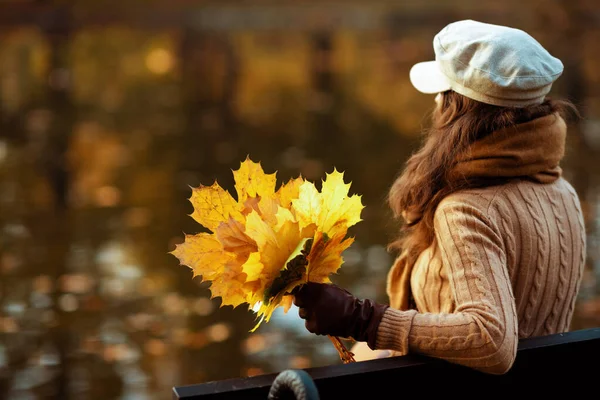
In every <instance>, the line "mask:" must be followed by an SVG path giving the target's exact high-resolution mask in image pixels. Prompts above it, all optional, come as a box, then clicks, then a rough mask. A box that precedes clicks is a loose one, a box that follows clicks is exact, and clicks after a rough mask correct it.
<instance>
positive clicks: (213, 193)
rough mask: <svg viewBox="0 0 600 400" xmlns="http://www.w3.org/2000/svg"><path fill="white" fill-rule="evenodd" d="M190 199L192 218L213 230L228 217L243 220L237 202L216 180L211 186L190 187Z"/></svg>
mask: <svg viewBox="0 0 600 400" xmlns="http://www.w3.org/2000/svg"><path fill="white" fill-rule="evenodd" d="M190 201H191V203H192V204H193V205H194V212H193V213H192V218H194V219H195V220H196V222H198V223H199V224H201V225H203V226H205V227H206V228H208V229H210V230H211V231H213V232H214V231H215V230H216V229H217V227H218V226H219V224H220V223H221V222H224V221H227V220H228V219H229V218H230V217H231V218H233V219H235V220H236V221H239V222H244V216H243V215H242V213H241V211H240V206H239V204H238V202H237V201H235V199H234V198H233V197H231V194H229V192H227V191H226V190H224V189H223V188H222V187H221V186H219V184H218V183H217V182H215V183H214V184H213V185H212V186H202V185H201V186H200V187H197V188H192V196H191V197H190Z"/></svg>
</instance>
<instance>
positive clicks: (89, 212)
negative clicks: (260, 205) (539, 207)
mask: <svg viewBox="0 0 600 400" xmlns="http://www.w3.org/2000/svg"><path fill="white" fill-rule="evenodd" d="M454 3H455V2H453V4H454ZM156 4H160V2H156ZM365 4H366V3H365ZM465 4H466V5H465V7H469V6H468V4H470V2H465ZM7 7H8V6H7ZM86 7H88V6H81V7H78V8H77V9H75V8H74V9H73V10H69V9H62V10H59V11H57V13H56V14H51V13H50V14H48V13H47V10H46V11H39V10H38V11H35V12H42V13H44V12H46V13H47V14H43V15H45V16H46V18H48V21H54V22H52V23H48V24H46V25H43V26H41V27H40V26H36V25H35V24H32V23H30V22H31V21H28V20H27V17H26V15H34V14H35V12H34V9H32V11H31V12H32V13H34V14H17V13H13V14H11V13H10V12H7V13H4V14H2V15H7V17H2V16H0V22H3V23H5V24H4V25H2V24H0V29H1V30H0V43H2V47H0V99H1V102H0V121H1V125H0V127H1V128H0V232H1V234H0V278H1V279H0V338H1V341H0V393H2V394H6V395H7V398H11V399H30V398H31V399H32V398H57V397H60V398H67V397H73V398H75V397H77V398H88V399H113V398H114V399H116V398H124V399H132V398H136V399H146V398H164V397H165V396H169V391H170V389H171V387H172V386H175V385H177V386H178V385H185V384H192V383H200V382H205V381H209V380H217V379H226V378H232V377H240V376H251V375H256V374H262V373H271V372H277V371H281V370H283V369H286V368H306V367H311V366H321V365H329V364H334V363H339V362H340V361H339V358H338V355H337V352H336V351H335V349H334V347H333V346H332V345H331V343H330V342H329V340H328V339H327V338H325V337H317V336H312V335H310V334H309V333H308V332H307V331H306V330H305V329H304V326H303V323H302V321H301V320H300V319H299V318H298V317H297V310H296V309H295V308H292V309H291V310H290V312H289V313H288V314H284V313H283V312H282V311H281V309H280V310H278V311H277V312H276V313H275V314H274V316H273V318H272V320H271V322H269V323H268V324H263V325H262V326H261V327H260V328H259V330H258V331H257V332H256V333H253V334H249V333H248V330H249V329H251V328H252V326H253V322H254V320H253V315H252V313H251V312H249V311H248V310H246V309H244V308H243V307H238V308H236V309H232V308H231V307H224V308H219V304H220V303H219V300H218V299H213V300H211V299H210V298H209V297H210V291H209V290H208V286H207V285H206V284H202V283H200V282H199V279H196V280H193V279H192V278H191V271H190V270H189V269H187V268H185V267H181V266H179V265H178V262H177V260H176V259H175V257H173V256H171V255H169V254H168V252H169V251H171V250H172V249H173V248H174V246H175V244H177V243H180V242H182V241H183V232H186V233H196V232H198V231H199V230H200V229H201V227H200V226H199V225H198V224H197V223H195V222H194V221H193V220H192V219H191V218H190V217H189V216H188V214H190V213H191V205H190V203H189V202H188V200H187V199H188V197H189V196H190V194H191V191H190V187H189V186H197V185H199V184H207V185H208V184H212V183H213V182H214V180H218V182H219V183H220V184H221V186H223V187H224V188H227V189H229V190H232V189H233V182H232V177H231V170H232V169H236V168H237V167H238V166H239V163H240V161H242V160H243V159H244V158H245V157H246V156H247V155H250V156H251V157H252V159H253V160H257V161H261V163H262V165H263V167H264V168H265V170H266V171H268V172H271V171H277V177H278V181H279V182H283V181H286V180H287V179H289V178H291V177H296V176H298V175H299V174H302V175H303V176H304V177H305V178H307V179H309V180H313V181H315V182H318V181H320V180H321V179H323V178H324V176H325V173H327V172H331V171H332V170H333V168H334V167H336V168H337V169H338V170H340V171H344V172H345V176H346V177H347V178H348V179H349V180H351V181H352V192H353V193H358V194H362V195H363V198H362V199H363V204H365V205H366V208H365V210H364V211H363V221H362V222H360V223H359V224H358V225H356V226H355V227H352V228H351V232H350V233H351V234H352V235H354V236H355V238H356V241H355V243H354V244H353V245H352V246H351V248H349V249H348V250H347V251H346V253H345V255H344V258H345V264H344V266H343V267H342V269H341V270H340V274H339V275H337V276H335V277H334V281H335V282H336V283H338V284H340V285H342V286H344V287H347V288H348V289H349V290H351V291H352V292H353V293H354V294H356V295H357V296H359V297H370V298H374V299H377V300H380V301H385V300H386V295H385V290H384V289H385V274H386V272H387V269H388V268H389V266H390V264H391V260H392V257H393V255H392V254H389V253H388V252H387V251H386V249H385V245H386V243H387V242H388V241H389V240H390V239H391V237H392V236H393V234H394V232H395V228H396V227H395V225H394V224H393V223H392V222H391V220H390V214H389V212H388V210H387V208H386V205H385V201H384V200H385V194H386V190H387V188H388V185H389V184H390V183H391V182H392V181H393V179H394V177H395V176H396V174H397V172H398V171H399V169H400V168H401V167H402V164H403V162H404V161H405V160H406V158H407V156H408V155H409V154H410V152H411V151H412V150H413V149H414V148H415V146H416V145H417V144H418V140H419V137H418V134H417V133H418V132H419V131H420V129H421V127H422V125H425V124H426V123H427V113H428V111H429V110H430V107H431V105H432V102H433V99H432V98H429V96H424V95H421V94H418V93H416V92H415V91H414V90H413V89H412V88H411V86H410V83H409V82H408V79H407V77H408V70H409V68H410V66H412V64H413V63H414V62H417V61H422V60H424V59H427V58H429V57H431V56H432V51H431V38H432V36H433V34H435V33H436V32H437V30H438V29H439V28H440V27H441V26H443V25H444V24H445V23H447V22H449V21H450V20H452V19H454V18H455V16H449V15H445V14H444V15H442V16H440V15H439V14H433V13H432V14H428V12H429V11H430V10H427V9H424V10H415V9H411V10H394V9H391V8H389V7H388V8H385V7H379V8H376V7H373V8H368V7H367V8H366V10H370V12H371V13H368V12H367V13H364V14H360V13H356V12H354V11H356V9H353V10H354V11H353V13H352V14H351V15H353V16H354V17H352V18H354V19H352V18H350V17H348V18H346V17H343V13H342V14H339V15H342V16H341V17H339V21H338V20H336V19H335V18H333V19H330V20H329V21H330V23H331V24H332V25H331V27H332V28H331V29H324V28H320V29H317V28H318V26H317V25H314V24H312V23H311V21H313V19H311V18H312V17H310V15H312V16H314V15H320V14H310V15H309V16H308V17H306V16H305V17H303V15H304V14H302V12H299V13H297V18H296V17H295V18H296V19H294V20H293V21H294V27H295V28H294V29H292V28H290V29H288V30H285V29H284V30H277V31H272V30H269V29H260V24H261V23H264V24H267V25H268V22H269V19H268V18H267V16H268V15H276V14H273V13H272V12H270V11H269V9H268V8H265V9H262V10H263V11H264V12H263V11H260V10H261V9H257V11H255V12H254V13H253V14H252V15H253V17H252V18H257V19H256V20H249V19H248V20H246V19H244V18H250V17H248V16H247V15H246V14H243V13H238V14H235V13H236V9H235V8H232V9H229V11H228V12H230V13H233V14H231V15H233V16H236V15H237V17H239V18H237V17H236V18H233V17H232V18H230V19H229V20H226V19H222V20H219V21H220V22H219V24H220V25H219V27H220V29H219V30H216V31H215V30H202V29H196V28H197V27H196V28H194V25H193V24H187V25H186V24H183V23H177V21H181V18H183V17H182V15H185V14H186V13H182V14H174V15H175V16H174V17H173V15H171V17H173V18H172V20H170V19H169V18H163V19H160V18H158V17H156V18H155V19H151V20H152V21H154V22H148V21H146V24H141V25H140V26H137V25H136V24H128V23H127V20H123V19H122V18H121V19H119V20H115V21H113V20H112V19H115V18H116V17H115V16H114V15H112V16H109V17H106V18H104V19H102V18H100V17H98V16H95V15H96V14H94V13H93V12H92V11H91V9H90V10H88V8H86ZM182 7H183V6H182ZM365 7H366V6H365ZM506 7H507V9H509V8H508V7H509V5H507V6H506ZM590 7H591V6H590ZM459 9H460V7H459ZM547 9H548V11H545V12H544V13H541V14H540V13H539V12H538V13H537V14H527V12H525V14H524V15H525V16H522V18H525V19H519V21H521V22H519V23H520V24H522V26H523V27H524V28H525V29H530V30H532V31H534V32H536V33H538V36H539V38H540V40H542V41H543V42H544V43H545V44H547V45H548V46H549V47H550V48H551V50H552V52H553V53H555V54H556V55H557V56H559V57H560V58H561V59H563V60H564V61H565V64H566V65H567V67H568V68H567V70H566V72H565V76H564V77H562V78H561V80H559V83H558V84H557V86H556V88H555V92H556V93H557V94H558V95H562V96H567V97H569V98H572V99H574V100H577V101H578V102H579V104H582V105H584V106H585V108H584V112H585V116H586V122H585V123H584V124H582V125H581V127H574V129H573V130H572V131H571V134H570V137H569V140H570V142H569V146H570V147H569V150H568V151H569V153H568V156H567V158H566V159H565V163H564V169H565V175H566V176H567V178H568V179H570V180H571V181H572V182H573V183H574V185H575V186H576V188H577V190H578V191H579V193H580V195H581V197H582V200H583V203H584V206H585V212H586V221H587V227H588V232H589V249H588V259H589V263H588V268H587V270H586V272H585V276H584V282H583V284H582V291H581V295H580V299H579V301H578V304H577V310H576V316H575V320H574V322H573V328H574V329H579V328H586V327H593V326H598V325H599V324H600V296H599V294H600V285H599V284H598V278H600V268H599V267H598V260H599V259H600V258H599V257H598V245H597V243H598V240H597V237H598V226H597V211H598V208H599V205H600V202H599V201H598V196H599V192H598V188H599V187H600V185H598V175H597V174H596V173H595V171H597V170H598V169H597V168H598V167H599V164H598V160H597V156H596V154H597V152H598V144H599V142H598V139H597V138H598V137H599V131H598V122H597V121H598V116H599V115H600V101H599V99H600V97H598V93H600V92H599V89H600V86H599V85H600V76H599V75H598V74H597V71H598V70H600V69H599V68H598V67H599V66H600V58H598V55H597V54H596V53H595V52H584V50H583V49H585V48H588V47H590V46H595V43H597V40H598V39H600V29H598V27H597V26H593V27H585V26H584V25H581V24H578V25H577V26H579V27H580V30H576V29H574V28H573V26H574V25H573V24H575V23H576V21H577V20H576V19H575V18H577V17H576V16H574V14H572V12H573V10H570V9H569V8H568V7H567V9H564V10H563V9H560V8H559V6H558V5H556V3H555V2H551V3H549V5H548V7H547ZM215 10H218V9H211V13H213V14H214V13H216V14H214V15H219V14H218V12H217V11H215ZM300 10H301V8H300ZM324 10H325V9H324ZM374 10H376V11H374ZM502 10H503V9H502V8H501V6H499V5H496V6H494V9H493V10H492V9H489V10H486V9H485V8H481V9H479V11H478V12H480V13H481V14H480V15H482V16H486V18H487V19H488V20H490V21H493V20H494V18H496V19H495V21H497V22H499V23H508V22H507V20H508V19H507V18H508V17H507V15H508V14H506V12H505V13H504V14H503V13H502V12H501V11H502ZM184 11H185V10H184ZM188 11H189V12H192V11H194V12H197V13H199V14H193V13H192V14H193V15H196V17H198V16H202V15H203V14H202V13H201V11H202V9H201V8H199V9H193V10H192V9H191V10H188ZM271 11H272V10H271ZM288 11H289V10H288ZM313 11H314V10H313ZM521 11H522V10H520V12H521ZM526 11H527V10H526ZM69 12H70V13H69ZM161 12H162V11H161V10H158V11H156V15H161ZM438 12H439V11H438ZM0 13H1V12H0ZM328 13H331V10H329V11H322V16H323V17H324V20H327V18H326V17H328V16H329V17H331V15H330V14H328ZM411 13H413V14H411ZM565 13H566V14H565ZM213 14H210V15H213ZM11 15H12V17H11ZM107 15H108V14H107ZM136 15H137V14H135V13H134V14H132V15H131V18H132V21H133V20H135V21H137V22H138V23H139V22H140V18H141V17H139V16H136ZM228 15H229V14H228ZM231 15H230V16H231ZM243 15H246V17H244V18H242V17H241V16H243ZM261 15H264V16H265V18H263V19H261V18H259V17H260V16H261ZM286 15H287V18H291V15H296V14H294V13H292V14H290V13H289V12H288V13H287V14H286ZM336 15H337V14H336ZM357 15H361V18H360V19H358V18H357V17H356V16H357ZM410 15H414V16H415V17H414V18H417V17H418V18H421V21H422V24H415V23H412V24H409V23H407V21H411V18H409V16H410ZM427 15H431V17H426V16H427ZM557 15H559V16H560V15H562V16H563V17H564V18H572V19H567V20H566V21H567V22H564V21H563V22H564V23H563V24H562V25H559V26H558V28H557V29H555V30H553V32H544V31H542V30H541V29H540V26H543V22H544V21H547V20H551V21H552V20H553V18H554V19H555V18H557ZM2 18H5V19H2ZM94 18H96V19H94ZM111 18H112V19H111ZM177 18H179V19H177ZM303 18H305V19H303ZM503 18H504V19H503ZM527 18H528V19H527ZM191 20H194V21H197V22H198V21H200V22H198V23H199V24H202V23H204V24H206V23H208V22H207V21H209V20H207V19H202V18H199V19H198V18H196V19H191ZM86 21H88V22H86ZM98 21H101V24H98ZM169 21H170V22H169ZM185 21H188V22H189V21H190V20H185ZM202 21H203V22H202ZM227 21H229V22H227ZM261 21H262V22H261ZM336 21H337V22H336ZM340 21H341V22H340ZM394 21H395V22H394ZM313 22H314V21H313ZM215 23H216V22H215ZM236 23H239V24H241V25H243V26H244V27H245V28H244V29H237V28H236V26H235V24H236ZM153 24H155V25H153ZM336 24H338V25H339V26H338V25H336ZM138 25H139V24H138ZM302 27H304V28H302ZM238 28H239V27H238ZM279 28H281V26H279ZM574 41H579V44H580V45H578V46H573V42H574ZM579 51H581V53H579ZM579 128H581V129H579ZM232 192H233V191H232Z"/></svg>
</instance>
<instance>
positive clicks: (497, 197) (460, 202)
mask: <svg viewBox="0 0 600 400" xmlns="http://www.w3.org/2000/svg"><path fill="white" fill-rule="evenodd" d="M562 196H566V197H574V198H575V199H577V200H578V196H577V192H576V190H575V189H574V188H573V186H572V185H571V184H570V183H569V182H568V181H567V180H566V179H564V178H562V177H560V178H558V179H557V180H556V181H554V182H552V183H539V182H534V181H530V180H526V179H519V180H513V181H510V182H506V183H503V184H501V185H495V186H487V187H482V188H470V189H462V190H459V191H457V192H454V193H452V194H450V195H448V196H446V197H444V199H442V201H440V204H439V205H438V210H440V209H444V208H448V207H453V208H457V207H458V208H464V207H467V208H472V209H474V210H477V211H480V212H482V213H483V214H484V215H488V216H489V215H490V214H491V213H492V211H493V210H494V209H496V208H498V207H504V206H510V207H511V208H512V206H515V205H516V204H518V203H521V202H527V201H529V200H533V199H535V201H536V202H545V201H546V200H547V201H550V202H551V201H553V200H554V199H556V198H558V197H562Z"/></svg>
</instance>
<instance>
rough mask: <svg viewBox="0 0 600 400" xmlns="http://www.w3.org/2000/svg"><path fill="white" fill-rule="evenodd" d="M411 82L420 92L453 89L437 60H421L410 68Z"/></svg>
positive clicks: (437, 91)
mask: <svg viewBox="0 0 600 400" xmlns="http://www.w3.org/2000/svg"><path fill="white" fill-rule="evenodd" d="M410 82H411V83H412V84H413V86H414V87H415V89H417V90H418V91H419V92H422V93H427V94H432V93H440V92H445V91H447V90H450V89H452V87H451V86H450V82H449V81H448V78H446V76H445V75H444V74H442V71H440V68H439V66H438V64H437V62H436V61H425V62H420V63H417V64H415V65H413V67H412V68H411V69H410Z"/></svg>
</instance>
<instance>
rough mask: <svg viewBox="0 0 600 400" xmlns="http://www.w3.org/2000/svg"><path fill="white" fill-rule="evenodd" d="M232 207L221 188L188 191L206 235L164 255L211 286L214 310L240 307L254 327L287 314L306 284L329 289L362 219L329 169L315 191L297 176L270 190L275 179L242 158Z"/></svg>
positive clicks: (188, 237)
mask: <svg viewBox="0 0 600 400" xmlns="http://www.w3.org/2000/svg"><path fill="white" fill-rule="evenodd" d="M233 175H234V180H235V190H236V192H237V200H236V199H234V198H233V197H232V196H231V194H230V193H229V192H227V191H226V190H224V189H223V188H221V187H220V186H219V185H218V183H217V182H215V183H214V184H213V185H212V186H202V185H201V186H200V187H198V188H192V195H191V197H190V201H191V202H192V204H193V206H194V212H193V213H192V214H191V216H192V217H193V218H194V219H195V220H196V221H197V222H198V223H200V224H201V225H203V226H204V227H205V228H207V229H208V230H210V231H211V233H199V234H197V235H186V236H185V241H184V243H181V244H179V245H177V246H176V248H175V250H174V251H172V252H171V254H173V255H174V256H176V257H177V258H178V259H179V261H180V264H182V265H187V266H188V267H190V268H191V269H192V271H193V276H194V277H196V276H200V277H201V279H202V280H203V281H209V282H210V291H211V298H214V297H220V298H221V299H222V302H221V305H222V306H223V305H232V306H234V307H236V306H238V305H240V304H244V303H245V304H247V305H248V308H249V309H252V310H253V311H255V312H256V314H257V319H258V320H259V321H258V323H257V324H256V326H255V327H254V329H252V330H255V329H256V328H258V326H259V325H260V323H261V322H262V321H269V319H270V317H271V315H272V313H273V311H274V310H275V309H276V308H277V307H279V306H282V307H283V308H284V312H287V311H288V310H289V308H290V307H291V304H292V303H291V300H292V296H290V295H289V292H290V291H291V290H292V289H293V288H294V287H295V286H298V285H300V284H302V283H304V282H307V281H316V282H330V280H329V276H330V275H331V274H333V273H336V272H337V270H338V269H339V268H340V266H341V265H342V263H343V259H342V256H341V254H342V252H343V251H344V250H346V249H347V248H348V246H350V245H351V244H352V242H353V240H354V239H353V238H346V237H345V236H346V232H347V230H348V228H349V227H350V226H352V225H354V224H356V223H357V222H359V221H360V220H361V218H360V213H361V211H362V209H363V205H362V204H361V197H360V196H358V195H353V196H350V197H349V196H348V192H349V188H350V183H345V182H344V180H343V173H340V172H338V171H337V170H336V169H334V171H333V172H332V173H331V174H327V177H326V179H325V180H324V181H323V184H322V190H321V192H319V191H318V190H317V188H316V187H315V185H314V184H313V183H311V182H308V181H305V180H304V179H303V178H302V177H298V178H295V179H290V180H289V181H288V182H287V183H285V184H283V185H281V187H280V188H279V189H278V190H277V191H275V187H276V173H272V174H266V173H265V172H264V171H263V169H262V167H261V165H260V163H255V162H253V161H252V160H250V159H249V158H246V160H245V161H243V162H242V163H241V164H240V168H239V169H238V170H236V171H233Z"/></svg>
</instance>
